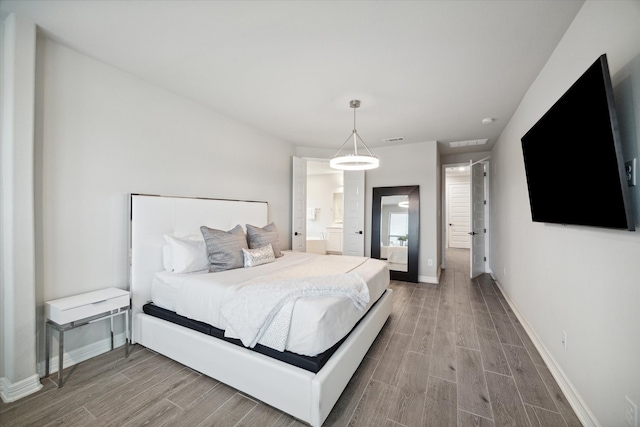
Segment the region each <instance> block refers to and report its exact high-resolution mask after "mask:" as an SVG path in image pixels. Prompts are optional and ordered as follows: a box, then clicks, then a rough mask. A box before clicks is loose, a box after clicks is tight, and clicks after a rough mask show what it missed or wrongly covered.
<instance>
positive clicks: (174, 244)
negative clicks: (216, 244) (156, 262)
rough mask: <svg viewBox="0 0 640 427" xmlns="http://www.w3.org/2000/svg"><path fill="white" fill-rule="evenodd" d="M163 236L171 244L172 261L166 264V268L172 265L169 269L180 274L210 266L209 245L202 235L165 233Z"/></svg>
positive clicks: (170, 256) (168, 244)
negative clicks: (172, 234) (171, 234)
mask: <svg viewBox="0 0 640 427" xmlns="http://www.w3.org/2000/svg"><path fill="white" fill-rule="evenodd" d="M163 237H164V240H165V242H166V243H167V246H169V251H168V252H169V253H170V255H169V258H170V262H169V263H166V264H165V268H166V267H167V266H168V267H171V269H170V270H169V271H171V272H172V273H174V274H178V273H191V272H194V271H201V270H206V269H208V268H209V260H208V259H207V246H206V245H205V243H204V239H203V238H202V236H198V235H192V236H170V235H167V234H165V235H164V236H163ZM167 264H169V265H167Z"/></svg>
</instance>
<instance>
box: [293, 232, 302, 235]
mask: <svg viewBox="0 0 640 427" xmlns="http://www.w3.org/2000/svg"><path fill="white" fill-rule="evenodd" d="M293 235H294V236H302V233H298V232H297V231H295V232H294V233H293Z"/></svg>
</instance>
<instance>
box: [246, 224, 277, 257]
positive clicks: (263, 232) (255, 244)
mask: <svg viewBox="0 0 640 427" xmlns="http://www.w3.org/2000/svg"><path fill="white" fill-rule="evenodd" d="M247 240H248V241H249V249H258V248H261V247H263V246H267V245H268V244H269V243H271V247H272V248H273V254H274V255H275V256H276V258H279V257H281V256H282V252H280V236H279V234H278V228H277V227H276V225H275V224H274V223H273V222H272V223H271V224H268V225H265V226H264V227H262V228H260V227H256V226H254V225H250V224H247Z"/></svg>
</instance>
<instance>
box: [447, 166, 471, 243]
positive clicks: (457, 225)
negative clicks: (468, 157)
mask: <svg viewBox="0 0 640 427" xmlns="http://www.w3.org/2000/svg"><path fill="white" fill-rule="evenodd" d="M470 179H471V175H470V172H469V166H456V167H449V168H445V192H446V198H445V200H446V203H445V211H446V227H445V241H446V246H445V248H446V249H448V248H458V249H469V245H470V242H471V239H470V236H469V231H470V227H469V226H470V224H471V204H470Z"/></svg>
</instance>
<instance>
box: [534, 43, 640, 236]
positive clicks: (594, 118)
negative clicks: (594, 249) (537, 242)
mask: <svg viewBox="0 0 640 427" xmlns="http://www.w3.org/2000/svg"><path fill="white" fill-rule="evenodd" d="M522 152H523V155H524V165H525V171H526V176H527V186H528V188H529V202H530V205H531V216H532V219H533V221H536V222H546V223H556V224H571V225H585V226H594V227H605V228H617V229H627V230H630V231H634V230H635V223H634V219H633V213H632V211H631V206H630V198H629V189H628V188H627V181H626V175H625V171H624V160H623V158H622V147H621V142H620V136H619V133H618V122H617V118H616V108H615V104H614V100H613V88H612V85H611V77H610V75H609V66H608V64H607V57H606V55H602V56H601V57H600V58H598V60H597V61H596V62H595V63H594V64H593V65H592V66H591V67H589V69H588V70H587V71H586V72H585V73H584V74H583V75H582V76H581V77H580V78H579V79H578V81H576V82H575V83H574V84H573V85H572V86H571V87H570V88H569V90H567V92H566V93H565V94H564V95H562V97H561V98H560V99H559V100H558V101H557V102H556V103H555V104H554V105H553V106H552V107H551V109H549V111H548V112H547V113H545V115H544V116H543V117H542V118H541V119H540V120H539V121H538V122H537V123H536V124H535V125H534V126H533V127H532V128H531V129H530V130H529V131H528V132H527V133H526V134H525V135H524V136H523V137H522Z"/></svg>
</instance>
